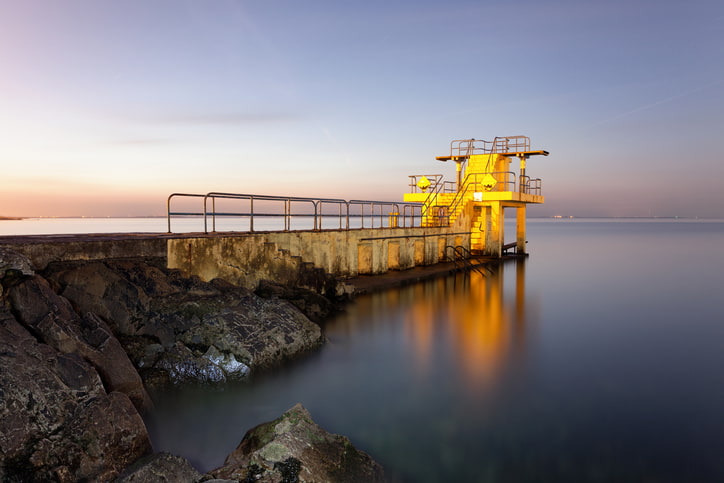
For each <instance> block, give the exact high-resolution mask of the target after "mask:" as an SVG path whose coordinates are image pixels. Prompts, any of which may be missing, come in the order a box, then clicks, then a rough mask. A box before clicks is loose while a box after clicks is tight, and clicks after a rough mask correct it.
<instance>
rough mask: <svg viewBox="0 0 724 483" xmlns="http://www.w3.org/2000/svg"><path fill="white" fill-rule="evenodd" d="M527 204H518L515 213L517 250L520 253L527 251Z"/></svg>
mask: <svg viewBox="0 0 724 483" xmlns="http://www.w3.org/2000/svg"><path fill="white" fill-rule="evenodd" d="M526 206H527V205H525V204H522V205H520V206H518V208H517V209H516V213H515V214H516V218H515V227H516V229H515V234H516V235H515V242H516V243H515V251H516V253H519V254H522V253H525V239H526V237H525V221H526Z"/></svg>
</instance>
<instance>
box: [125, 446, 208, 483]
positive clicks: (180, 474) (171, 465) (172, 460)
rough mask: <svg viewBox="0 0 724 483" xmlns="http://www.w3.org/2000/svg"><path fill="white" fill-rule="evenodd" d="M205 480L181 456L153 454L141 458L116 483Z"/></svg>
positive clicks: (187, 482) (190, 482)
mask: <svg viewBox="0 0 724 483" xmlns="http://www.w3.org/2000/svg"><path fill="white" fill-rule="evenodd" d="M202 479H203V480H206V481H208V478H204V475H202V474H201V473H199V472H198V471H196V469H195V468H194V467H193V466H191V463H189V461H188V460H187V459H185V458H182V457H181V456H175V455H172V454H168V453H155V454H152V455H150V456H146V457H144V458H141V459H140V460H138V461H136V462H135V463H133V464H132V465H131V466H129V467H128V468H126V470H125V471H124V472H123V473H122V474H121V475H120V476H119V477H118V479H117V480H116V483H158V482H159V481H168V482H184V483H195V482H198V481H202Z"/></svg>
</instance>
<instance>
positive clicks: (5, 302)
mask: <svg viewBox="0 0 724 483" xmlns="http://www.w3.org/2000/svg"><path fill="white" fill-rule="evenodd" d="M332 308H333V305H332V302H331V301H329V300H328V299H326V298H324V297H322V296H320V295H318V294H316V293H313V292H310V291H307V290H301V289H298V288H296V287H284V286H279V285H275V284H274V283H272V282H264V283H262V284H260V286H259V288H258V289H257V291H256V293H253V292H251V291H249V290H246V289H243V288H240V287H236V286H234V285H231V284H229V283H226V282H224V281H222V280H214V281H211V282H208V283H207V282H203V281H201V280H199V279H195V278H186V277H184V276H183V275H182V274H181V273H179V272H177V271H173V270H168V269H166V268H165V264H164V263H163V260H153V259H142V260H141V259H139V260H129V259H124V260H103V261H83V262H79V261H77V262H62V263H51V264H50V265H48V266H47V267H46V268H45V269H44V270H42V271H41V272H39V273H36V271H35V270H34V268H33V267H32V266H31V265H30V263H29V261H28V260H27V259H25V258H24V257H23V256H22V255H20V254H18V253H17V252H14V251H12V250H9V249H3V248H0V364H1V367H2V372H1V373H0V481H9V482H13V481H63V482H65V481H79V480H92V481H114V480H116V479H119V478H120V479H121V481H158V480H159V479H165V480H166V481H206V480H213V479H225V480H227V481H228V480H231V481H265V482H266V481H268V482H272V481H274V482H276V481H300V482H301V481H382V479H383V476H382V469H381V468H380V467H379V465H377V464H376V463H375V462H374V461H372V460H371V458H370V457H369V456H367V455H366V454H364V453H362V452H360V451H358V450H356V449H355V448H353V447H352V445H351V444H350V442H349V440H347V439H346V438H343V437H341V436H334V435H330V434H329V433H326V432H325V431H324V430H322V429H321V428H319V427H317V426H316V425H315V424H314V423H313V421H312V420H311V416H310V415H309V413H308V412H306V410H305V409H304V408H302V407H301V406H299V405H298V406H295V407H294V408H292V409H290V411H288V412H287V413H285V414H284V415H282V416H281V417H280V418H279V419H278V420H276V421H273V422H271V423H267V424H264V425H260V426H259V427H257V428H255V429H253V430H251V431H249V432H248V433H247V435H246V436H245V437H244V439H243V440H242V442H241V444H240V445H239V448H237V450H235V451H234V452H233V453H232V454H231V455H229V457H228V458H227V460H226V464H225V465H224V467H222V468H219V469H217V470H214V471H212V472H210V473H209V474H207V475H201V474H199V473H198V472H196V470H195V469H193V468H192V467H191V465H190V464H189V463H188V462H187V461H185V460H183V459H182V458H180V457H177V456H173V455H167V454H155V453H154V452H153V448H152V446H151V442H150V440H149V437H148V433H147V432H146V428H145V425H144V423H143V419H142V417H141V415H142V414H144V413H145V412H146V411H151V410H152V407H153V402H152V400H151V397H150V396H149V391H148V390H149V389H150V388H154V387H159V386H164V385H178V384H219V383H224V382H225V381H227V380H230V379H244V378H246V377H248V376H249V374H251V373H253V372H254V371H257V370H261V369H268V368H272V367H274V366H275V365H278V364H280V363H281V362H283V361H285V360H288V359H291V358H294V357H297V356H299V355H301V354H303V353H305V352H308V351H312V350H315V349H317V348H318V347H319V346H320V345H321V344H323V342H324V336H323V334H322V331H321V329H320V327H319V325H317V324H316V323H314V322H313V320H316V321H319V320H322V319H323V318H324V317H325V316H327V315H328V314H329V313H330V311H331V310H332ZM310 319H311V320H310ZM178 472H183V475H182V474H181V473H178Z"/></svg>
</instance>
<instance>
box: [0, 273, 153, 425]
mask: <svg viewBox="0 0 724 483" xmlns="http://www.w3.org/2000/svg"><path fill="white" fill-rule="evenodd" d="M8 300H9V301H10V304H11V306H12V309H13V312H14V314H15V318H16V319H17V320H18V321H19V322H21V323H22V324H23V325H24V326H25V327H27V328H28V329H29V330H30V331H32V332H33V333H34V334H35V335H36V336H37V337H38V339H39V340H40V341H42V342H44V343H45V344H48V345H50V346H51V347H53V348H55V349H57V350H58V351H60V352H61V353H64V354H76V355H78V356H80V357H82V358H84V359H85V360H87V361H89V362H90V363H91V364H92V365H93V366H94V367H95V369H96V370H97V371H98V373H99V374H100V376H101V379H102V381H103V383H104V384H105V387H106V388H107V389H108V390H109V391H119V392H122V393H124V394H126V395H127V396H128V397H129V398H130V399H131V401H133V403H134V404H135V405H136V407H137V408H139V410H141V411H145V410H147V409H149V408H150V406H151V399H150V397H149V396H148V393H147V392H146V390H145V388H144V386H143V382H142V381H141V378H140V376H139V375H138V372H137V371H136V369H135V368H134V367H133V364H132V363H131V361H130V360H129V359H128V356H127V355H126V352H125V351H124V350H123V348H122V347H121V345H120V343H119V342H118V340H117V339H116V338H115V337H114V335H113V333H112V332H111V330H110V329H109V327H108V326H107V325H106V324H105V322H104V321H103V320H102V319H100V318H99V317H98V316H96V315H94V314H93V313H86V314H85V315H84V316H83V317H81V316H79V315H78V314H77V313H76V312H75V311H74V310H73V308H72V306H71V304H70V303H69V302H68V300H66V299H65V298H63V297H60V296H59V295H57V294H56V293H55V292H54V291H53V290H52V289H51V288H50V286H49V285H48V282H46V281H45V279H43V278H41V277H39V276H37V275H36V276H34V277H32V278H28V279H25V280H23V281H21V282H19V283H17V284H16V285H14V286H12V287H10V288H9V289H8Z"/></svg>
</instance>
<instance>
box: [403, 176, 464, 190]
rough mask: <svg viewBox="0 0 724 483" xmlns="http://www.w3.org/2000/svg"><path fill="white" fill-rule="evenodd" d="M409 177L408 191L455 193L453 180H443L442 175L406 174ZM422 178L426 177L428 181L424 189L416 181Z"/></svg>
mask: <svg viewBox="0 0 724 483" xmlns="http://www.w3.org/2000/svg"><path fill="white" fill-rule="evenodd" d="M408 178H410V191H408V193H427V192H428V191H429V192H430V193H432V192H435V193H455V188H456V187H455V182H453V181H443V175H441V174H413V175H410V176H408ZM422 178H427V180H428V181H429V182H430V186H429V187H428V188H425V189H424V190H423V189H422V188H420V186H418V183H419V182H420V180H422Z"/></svg>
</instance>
